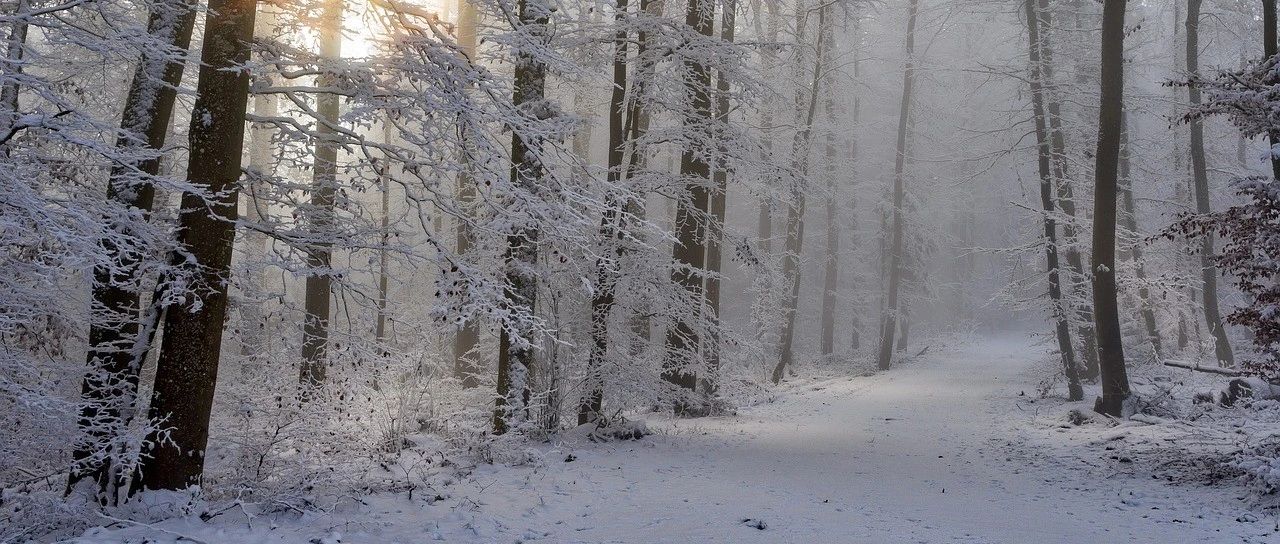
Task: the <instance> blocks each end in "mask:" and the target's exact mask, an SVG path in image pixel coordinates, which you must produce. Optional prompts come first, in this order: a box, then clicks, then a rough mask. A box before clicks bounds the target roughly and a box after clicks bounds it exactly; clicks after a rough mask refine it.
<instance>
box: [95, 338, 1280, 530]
mask: <svg viewBox="0 0 1280 544" xmlns="http://www.w3.org/2000/svg"><path fill="white" fill-rule="evenodd" d="M1045 359H1046V356H1045V353H1044V349H1043V348H1038V347H1034V346H1032V343H1031V341H1030V340H1028V339H1026V338H1024V337H1004V338H998V339H988V340H982V341H977V342H975V343H971V344H969V345H952V346H949V347H943V346H936V347H934V349H932V350H930V352H929V353H928V354H926V355H924V356H923V357H920V358H918V359H916V360H913V361H910V362H908V363H906V364H904V365H901V366H899V367H898V368H895V369H894V370H892V371H889V372H886V373H881V374H878V375H874V376H868V377H854V378H848V377H844V378H838V379H828V380H799V381H795V382H792V383H791V384H790V385H789V386H788V389H787V390H786V392H784V393H783V394H781V395H779V396H778V398H777V400H776V401H775V402H772V403H765V404H761V405H758V406H754V407H749V408H745V409H743V410H741V411H740V412H739V413H738V415H736V416H727V417H720V418H708V419H697V420H682V421H670V420H657V421H651V422H650V426H651V427H652V428H653V429H654V430H656V431H657V434H656V435H654V436H650V437H647V438H645V439H643V440H640V441H628V442H614V443H608V444H595V443H586V442H584V443H580V444H560V445H558V446H547V447H545V448H543V449H542V450H540V451H541V454H542V461H541V462H538V463H533V464H531V465H530V466H522V467H503V466H487V465H486V466H481V467H478V468H476V470H475V471H474V472H473V473H472V475H471V477H470V478H468V479H467V480H466V481H463V482H459V483H456V484H454V485H452V486H449V487H447V488H441V489H436V490H433V491H431V492H429V493H424V492H423V491H421V490H419V492H418V494H417V495H415V497H414V498H413V499H412V500H410V499H409V498H408V497H407V496H406V494H404V493H401V494H397V495H390V494H388V495H381V496H375V497H371V498H368V499H366V501H365V502H366V504H364V505H355V506H352V507H350V508H345V509H342V510H339V511H337V512H334V513H331V514H324V515H316V514H308V515H307V516H305V517H301V518H300V517H298V516H297V515H280V514H276V515H275V516H274V518H272V517H267V516H257V517H254V518H252V519H249V518H247V517H246V516H245V515H244V514H243V513H240V512H237V511H234V510H233V511H229V512H225V513H221V514H219V515H218V516H216V517H214V518H213V519H212V520H210V521H208V522H204V521H201V520H200V519H199V518H198V517H195V516H192V517H191V518H187V519H179V520H169V521H164V522H160V523H157V524H155V525H153V526H146V527H144V526H138V525H129V524H117V525H116V527H115V528H112V529H99V530H96V531H91V532H90V533H89V534H86V536H85V538H84V539H82V540H81V542H120V541H125V542H138V543H141V542H144V541H145V542H175V541H178V542H191V541H196V542H207V543H210V544H212V543H220V542H227V543H231V542H236V543H252V542H280V543H308V542H314V543H317V544H328V543H337V542H350V543H355V542H360V543H405V544H408V543H419V542H424V541H432V540H438V541H445V542H450V543H459V544H462V543H491V542H492V543H513V542H531V541H540V542H554V543H578V542H582V543H588V542H590V543H596V542H654V543H657V542H677V543H685V542H688V543H709V542H726V543H727V542H734V543H737V542H743V543H751V542H768V543H778V542H794V543H819V542H831V543H886V544H888V543H915V542H919V543H948V542H969V543H1036V544H1048V543H1079V542H1139V543H1142V542H1150V543H1161V544H1168V543H1179V542H1213V543H1217V542H1258V543H1261V542H1271V543H1276V542H1280V532H1277V527H1276V518H1275V517H1274V516H1273V515H1271V514H1267V513H1264V512H1261V511H1259V512H1250V511H1249V508H1250V503H1249V502H1247V501H1246V500H1244V498H1243V497H1245V495H1246V493H1245V492H1244V491H1243V488H1242V487H1241V486H1240V485H1238V484H1233V483H1231V482H1226V483H1219V484H1215V485H1204V484H1203V483H1198V482H1185V483H1170V482H1168V481H1166V480H1165V479H1164V478H1162V477H1153V470H1152V467H1150V466H1145V465H1143V462H1142V461H1143V459H1142V458H1139V459H1138V461H1137V462H1135V460H1134V459H1129V458H1120V457H1119V456H1117V455H1114V454H1113V451H1115V450H1114V448H1113V449H1106V447H1107V446H1106V445H1105V444H1106V443H1107V442H1108V441H1112V440H1123V438H1115V437H1114V436H1112V435H1115V434H1117V432H1118V431H1117V430H1116V429H1120V431H1119V432H1120V433H1121V434H1123V432H1124V429H1125V428H1126V427H1124V426H1121V427H1118V428H1117V427H1112V426H1110V423H1109V422H1103V423H1106V424H1105V425H1097V424H1095V425H1085V426H1082V427H1071V428H1068V427H1067V426H1065V425H1060V423H1062V422H1060V421H1059V418H1058V415H1060V414H1065V413H1066V410H1067V409H1068V408H1071V406H1067V405H1066V404H1065V403H1064V402H1063V401H1060V400H1054V399H1043V400H1035V399H1034V397H1035V386H1036V384H1035V381H1036V378H1035V376H1034V372H1032V371H1031V370H1032V366H1033V365H1032V364H1031V362H1032V361H1044V360H1045ZM1023 394H1025V396H1023ZM1080 406H1084V405H1083V404H1081V405H1080ZM1046 413H1052V414H1054V415H1053V416H1052V417H1050V418H1048V419H1047V420H1046V417H1047V416H1046V415H1045V414H1046ZM1126 425H1129V424H1127V423H1126ZM1133 425H1140V423H1135V424H1133ZM436 493H438V494H439V498H437V497H435V496H431V497H429V498H431V499H432V500H431V502H432V503H433V504H427V501H426V500H424V499H426V498H427V497H424V495H432V494H436ZM180 535H181V536H180ZM144 538H150V540H143V539H144ZM182 538H186V539H187V540H182Z"/></svg>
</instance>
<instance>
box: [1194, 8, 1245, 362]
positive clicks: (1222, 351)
mask: <svg viewBox="0 0 1280 544" xmlns="http://www.w3.org/2000/svg"><path fill="white" fill-rule="evenodd" d="M1200 4H1201V0H1187V72H1188V73H1189V74H1191V76H1192V77H1195V76H1197V75H1198V74H1199V72H1200ZM1187 94H1188V95H1189V97H1190V99H1191V109H1195V108H1196V107H1197V106H1199V105H1200V88H1199V87H1197V86H1195V85H1192V86H1190V87H1188V88H1187ZM1188 124H1189V125H1190V127H1191V177H1192V179H1193V180H1194V181H1195V193H1196V212H1198V213H1200V214H1202V215H1203V214H1208V213H1209V173H1208V168H1207V166H1206V165H1205V156H1204V122H1203V121H1202V120H1201V119H1200V118H1199V117H1195V116H1192V117H1191V119H1190V120H1189V121H1188ZM1213 257H1214V249H1213V236H1212V235H1209V234H1206V235H1205V236H1201V237H1200V278H1201V280H1202V281H1201V283H1202V286H1201V289H1200V296H1201V297H1203V299H1202V300H1203V302H1204V320H1205V324H1206V325H1208V326H1209V333H1210V334H1212V335H1213V345H1214V353H1215V355H1216V356H1217V359H1218V364H1219V365H1222V366H1228V367H1230V366H1235V356H1234V355H1233V354H1232V353H1231V342H1230V341H1229V340H1228V339H1227V331H1226V328H1225V327H1223V324H1222V315H1221V314H1220V313H1219V312H1218V268H1217V267H1216V266H1214V264H1213Z"/></svg>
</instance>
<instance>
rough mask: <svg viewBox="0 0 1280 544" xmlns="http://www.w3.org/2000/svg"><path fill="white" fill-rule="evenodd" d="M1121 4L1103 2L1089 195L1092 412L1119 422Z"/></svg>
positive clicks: (1122, 389)
mask: <svg viewBox="0 0 1280 544" xmlns="http://www.w3.org/2000/svg"><path fill="white" fill-rule="evenodd" d="M1124 10H1125V0H1105V1H1104V3H1103V8H1102V78H1101V90H1102V94H1101V97H1100V99H1099V111H1098V148H1097V153H1096V159H1095V166H1094V173H1095V176H1096V182H1095V186H1094V192H1093V205H1094V209H1093V261H1092V265H1093V266H1092V272H1093V307H1094V322H1095V324H1096V326H1097V331H1098V367H1099V370H1101V375H1102V397H1101V398H1099V399H1098V402H1097V404H1096V405H1095V407H1094V409H1095V410H1097V411H1098V412H1101V413H1103V414H1107V415H1110V416H1116V417H1119V416H1120V415H1121V410H1122V406H1123V404H1124V401H1125V399H1127V398H1129V376H1128V373H1127V372H1126V370H1125V363H1124V344H1123V343H1122V338H1121V333H1120V313H1119V308H1118V307H1117V303H1116V169H1117V167H1118V163H1119V158H1120V126H1121V114H1122V111H1123V107H1124Z"/></svg>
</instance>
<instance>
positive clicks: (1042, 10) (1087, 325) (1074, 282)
mask: <svg viewBox="0 0 1280 544" xmlns="http://www.w3.org/2000/svg"><path fill="white" fill-rule="evenodd" d="M1038 3H1039V6H1038V7H1039V9H1038V10H1036V16H1037V17H1038V19H1039V21H1040V26H1039V28H1040V30H1041V31H1040V32H1039V37H1040V78H1041V82H1042V87H1043V93H1044V95H1045V110H1046V113H1048V121H1049V145H1050V148H1051V150H1052V152H1053V161H1052V162H1050V166H1052V167H1053V177H1054V179H1056V180H1058V200H1057V203H1058V207H1059V208H1061V209H1062V213H1063V214H1065V215H1066V216H1067V221H1066V222H1065V223H1063V225H1062V238H1063V240H1062V242H1063V244H1062V245H1064V246H1066V251H1065V252H1064V253H1065V255H1064V256H1065V257H1066V260H1067V270H1068V271H1069V273H1068V274H1062V275H1061V276H1060V277H1061V278H1063V279H1064V280H1066V281H1064V283H1065V284H1066V285H1067V286H1069V287H1070V288H1071V290H1072V291H1075V292H1077V298H1078V299H1079V302H1078V303H1077V304H1076V306H1077V308H1076V310H1075V314H1076V318H1077V319H1078V321H1079V331H1078V332H1079V335H1080V340H1081V343H1082V344H1083V346H1082V349H1081V350H1080V351H1081V356H1082V358H1083V359H1084V368H1083V369H1082V373H1081V377H1082V378H1083V379H1085V380H1090V381H1092V380H1094V379H1096V378H1097V377H1098V342H1097V334H1096V333H1095V332H1094V328H1093V308H1092V306H1091V305H1090V303H1089V296H1090V295H1089V285H1088V281H1087V278H1089V274H1088V273H1087V272H1086V270H1085V266H1084V259H1083V257H1082V256H1081V251H1080V248H1079V244H1080V235H1079V233H1078V232H1077V229H1076V219H1077V215H1076V204H1075V194H1074V193H1075V191H1074V189H1073V188H1072V185H1073V184H1072V180H1071V178H1070V176H1069V175H1068V169H1067V141H1066V135H1065V133H1064V131H1063V128H1062V111H1061V106H1060V104H1059V102H1058V98H1057V94H1056V93H1055V92H1054V90H1055V89H1056V88H1057V85H1056V83H1055V81H1054V76H1053V69H1054V66H1055V64H1054V62H1053V45H1052V42H1051V41H1050V39H1049V35H1048V32H1049V30H1050V29H1052V28H1053V18H1052V14H1051V13H1050V11H1049V7H1048V6H1049V3H1048V0H1038Z"/></svg>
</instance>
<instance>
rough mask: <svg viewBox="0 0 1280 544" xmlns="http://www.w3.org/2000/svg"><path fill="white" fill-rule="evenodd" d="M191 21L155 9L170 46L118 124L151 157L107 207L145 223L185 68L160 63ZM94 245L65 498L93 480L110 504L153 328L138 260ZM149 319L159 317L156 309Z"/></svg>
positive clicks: (115, 186)
mask: <svg viewBox="0 0 1280 544" xmlns="http://www.w3.org/2000/svg"><path fill="white" fill-rule="evenodd" d="M195 19H196V5H195V4H193V3H182V4H179V5H174V4H166V3H159V4H156V5H155V8H154V10H153V11H152V13H151V16H150V19H149V21H148V23H147V30H148V32H149V33H150V34H151V35H152V36H153V37H154V38H156V39H158V40H165V41H166V42H167V43H168V44H170V45H171V46H172V48H173V51H167V52H163V53H161V54H157V55H150V54H145V55H143V57H142V60H141V61H140V63H139V64H138V67H137V69H136V70H135V72H134V74H133V81H132V83H131V84H130V85H129V94H128V96H127V97H126V98H125V107H124V113H123V115H122V117H121V122H120V128H121V129H122V130H123V131H124V133H125V136H124V137H122V138H121V139H120V140H119V141H117V142H116V148H118V149H121V150H126V151H129V150H140V149H146V150H148V151H149V152H154V153H156V154H157V156H156V157H155V158H151V159H147V160H143V161H139V162H138V163H136V164H131V165H128V166H116V167H114V168H112V171H111V177H110V178H109V180H108V182H107V199H108V200H110V201H112V202H114V203H118V204H120V205H122V206H123V207H125V208H127V209H130V210H137V211H139V212H141V213H142V214H143V216H144V217H146V216H147V215H149V214H150V212H151V209H152V205H153V204H154V201H155V186H154V185H153V184H152V181H151V179H150V177H151V176H155V175H156V174H158V173H159V172H160V158H159V156H158V154H159V151H160V150H161V149H163V148H164V145H165V136H166V135H167V133H168V128H169V122H170V118H171V117H172V115H173V107H174V102H175V101H176V99H177V87H178V86H179V85H180V84H181V80H182V69H183V63H182V62H181V61H175V62H169V61H168V60H166V57H165V56H163V55H164V54H173V53H176V52H179V51H186V49H187V48H188V47H189V46H190V44H191V30H192V28H193V27H194V25H195ZM110 228H111V230H112V231H113V232H114V233H116V234H117V235H119V236H121V237H129V236H132V235H134V233H133V232H131V228H130V226H129V223H128V222H127V221H126V222H122V223H112V224H111V225H110ZM99 243H100V245H101V246H102V248H103V250H104V251H105V252H106V254H107V256H108V258H109V259H110V260H111V263H112V266H111V267H97V268H95V269H94V273H93V287H92V296H93V303H92V312H93V319H92V320H91V321H90V323H91V326H90V328H89V351H88V357H87V359H88V365H89V371H88V372H86V373H85V377H84V381H83V383H82V384H81V388H80V389H81V407H80V421H79V426H80V439H79V442H78V443H77V446H76V450H75V452H74V453H73V455H72V466H71V472H70V476H69V477H68V479H67V490H68V491H70V490H71V488H73V487H75V486H76V484H77V483H79V482H80V481H82V480H86V479H92V480H95V481H96V482H97V491H98V494H99V497H98V498H99V500H102V501H111V500H114V499H115V498H116V497H115V496H114V495H115V493H114V491H115V490H116V489H119V488H120V487H121V486H123V484H124V481H125V479H126V477H127V476H128V474H120V473H119V470H118V468H117V467H112V466H111V463H110V459H109V458H103V457H102V456H101V454H103V453H106V454H114V453H118V452H117V451H116V449H117V448H120V447H123V446H124V445H123V444H117V443H116V442H117V440H118V439H119V436H118V433H120V432H121V431H123V430H124V428H125V427H127V426H128V424H129V421H128V419H129V418H128V416H126V415H125V414H127V413H131V412H133V408H134V404H135V402H136V397H137V389H138V381H139V375H140V372H141V370H142V363H143V361H144V360H145V358H146V355H147V351H148V350H149V348H150V346H149V343H150V340H151V336H152V334H153V333H154V332H155V331H154V329H155V327H154V326H150V327H148V329H149V330H142V324H141V323H140V322H139V313H140V305H141V293H140V292H139V290H138V285H137V284H138V282H139V280H140V278H139V270H138V265H139V254H138V253H136V252H135V251H133V250H132V249H130V248H120V247H118V246H116V245H115V242H114V240H112V239H109V238H104V239H103V240H101V241H100V242H99ZM154 311H156V312H158V308H157V309H154ZM152 317H153V318H152V319H150V320H148V324H149V325H151V324H155V323H156V322H157V318H158V314H157V315H155V316H152Z"/></svg>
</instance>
